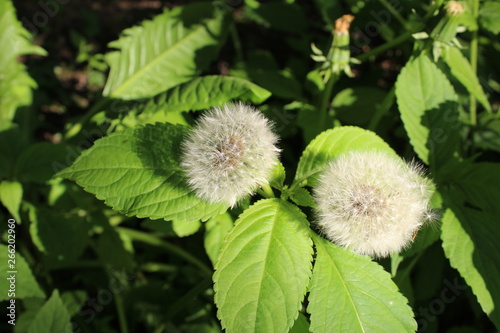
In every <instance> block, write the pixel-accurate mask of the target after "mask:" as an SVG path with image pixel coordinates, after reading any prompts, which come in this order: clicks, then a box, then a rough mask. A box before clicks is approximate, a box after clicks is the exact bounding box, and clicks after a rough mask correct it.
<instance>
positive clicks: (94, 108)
mask: <svg viewBox="0 0 500 333" xmlns="http://www.w3.org/2000/svg"><path fill="white" fill-rule="evenodd" d="M106 103H108V99H106V98H101V99H100V100H98V101H97V102H96V103H95V104H94V105H93V106H92V108H91V109H90V110H89V111H88V112H87V113H86V114H84V115H83V116H82V118H80V120H79V121H78V122H76V123H75V124H73V126H71V128H70V129H69V130H68V131H67V132H66V134H65V135H64V140H65V141H67V140H69V139H71V138H72V137H74V136H75V135H77V134H78V133H80V131H81V130H82V128H83V125H85V124H86V123H87V122H88V121H89V120H90V118H92V117H93V116H94V115H95V114H96V113H97V112H99V111H101V110H102V107H103V106H104V105H106Z"/></svg>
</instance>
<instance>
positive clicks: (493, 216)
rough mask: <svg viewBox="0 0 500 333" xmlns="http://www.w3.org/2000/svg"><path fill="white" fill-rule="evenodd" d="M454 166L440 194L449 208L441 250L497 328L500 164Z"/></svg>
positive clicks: (499, 318)
mask: <svg viewBox="0 0 500 333" xmlns="http://www.w3.org/2000/svg"><path fill="white" fill-rule="evenodd" d="M457 169H458V170H460V174H459V175H457V177H456V179H457V180H456V181H455V182H454V183H452V184H451V185H450V186H449V187H447V188H446V189H445V190H444V193H443V200H444V203H445V205H447V206H448V207H449V209H447V210H446V212H445V214H444V217H443V225H442V230H441V239H442V241H443V248H444V252H445V254H446V257H447V258H448V259H449V260H450V264H451V266H452V267H454V268H456V269H457V270H458V271H459V272H460V275H461V276H462V277H463V278H464V280H465V282H467V284H468V285H469V286H470V287H471V288H472V291H473V293H474V294H475V295H476V296H477V299H478V301H479V304H480V305H481V307H482V309H483V311H484V312H485V313H486V314H488V316H489V317H490V319H491V320H492V321H493V322H494V323H495V325H496V327H497V328H498V329H500V310H499V308H500V283H499V282H498V278H497V277H498V276H499V275H500V268H499V266H498V262H499V261H500V252H499V251H498V246H497V243H498V239H499V238H500V229H499V228H498V202H500V190H499V188H498V186H497V184H500V165H498V164H493V163H477V164H470V165H460V166H458V167H457Z"/></svg>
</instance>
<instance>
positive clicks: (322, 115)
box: [318, 73, 339, 133]
mask: <svg viewBox="0 0 500 333" xmlns="http://www.w3.org/2000/svg"><path fill="white" fill-rule="evenodd" d="M338 77H339V76H338V75H337V74H335V73H332V75H331V76H330V79H328V82H327V83H326V85H325V89H324V90H323V94H322V95H321V101H320V105H319V117H318V133H321V132H323V130H325V129H327V128H328V127H327V126H326V124H327V116H328V109H329V106H330V100H331V97H332V90H333V85H334V84H335V82H336V81H337V79H338Z"/></svg>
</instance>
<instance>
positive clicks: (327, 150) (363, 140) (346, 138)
mask: <svg viewBox="0 0 500 333" xmlns="http://www.w3.org/2000/svg"><path fill="white" fill-rule="evenodd" d="M350 150H383V151H386V152H388V153H391V154H396V153H395V152H394V151H393V150H392V149H391V148H390V147H389V145H388V144H387V143H385V141H384V140H382V139H381V138H380V137H379V136H377V135H376V134H375V133H373V132H370V131H367V130H364V129H361V128H359V127H351V126H343V127H337V128H334V129H330V130H327V131H325V132H323V133H321V134H319V135H318V136H317V137H316V138H315V139H314V140H313V141H311V143H310V144H309V145H308V146H307V147H306V149H305V150H304V152H303V153H302V156H301V157H300V161H299V165H298V166H297V173H296V174H295V182H303V181H306V180H307V182H308V183H309V184H314V182H315V181H316V178H317V175H318V173H319V172H320V171H321V170H322V169H323V168H324V167H325V165H326V164H327V163H328V162H329V161H330V160H332V159H333V158H335V157H336V156H338V155H339V154H342V153H345V152H348V151H350Z"/></svg>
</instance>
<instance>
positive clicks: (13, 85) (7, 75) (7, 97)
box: [0, 0, 45, 129]
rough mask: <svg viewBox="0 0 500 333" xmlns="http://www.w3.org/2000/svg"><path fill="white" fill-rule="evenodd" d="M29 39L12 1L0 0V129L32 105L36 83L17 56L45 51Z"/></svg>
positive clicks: (42, 53) (40, 53) (43, 52)
mask: <svg viewBox="0 0 500 333" xmlns="http://www.w3.org/2000/svg"><path fill="white" fill-rule="evenodd" d="M30 38H31V36H30V34H29V32H28V31H27V30H26V29H24V28H23V26H22V24H21V22H19V21H18V20H17V17H16V11H15V9H14V6H13V5H12V3H11V1H9V0H0V45H2V52H0V73H1V74H0V129H2V128H7V127H8V126H9V125H10V124H11V121H12V118H13V117H14V114H15V111H16V109H17V108H18V107H20V106H24V105H29V104H31V97H32V96H31V88H34V87H36V83H35V81H34V80H33V79H32V78H31V77H30V76H29V75H28V73H27V72H26V69H25V68H24V66H23V65H22V64H21V63H19V62H18V61H17V58H18V57H19V56H21V55H23V54H30V53H33V54H39V55H44V54H45V51H44V50H43V49H42V48H40V47H38V46H34V45H32V44H31V42H30V41H29V39H30Z"/></svg>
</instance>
